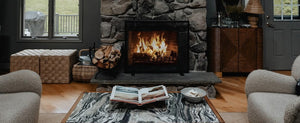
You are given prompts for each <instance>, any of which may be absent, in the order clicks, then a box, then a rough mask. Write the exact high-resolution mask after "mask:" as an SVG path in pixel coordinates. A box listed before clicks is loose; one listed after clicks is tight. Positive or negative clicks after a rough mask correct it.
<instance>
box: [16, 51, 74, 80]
mask: <svg viewBox="0 0 300 123" xmlns="http://www.w3.org/2000/svg"><path fill="white" fill-rule="evenodd" d="M75 55H76V50H74V49H55V50H49V49H26V50H22V51H20V52H17V53H15V54H12V55H11V57H10V71H11V72H12V71H17V70H22V69H29V70H32V71H34V72H36V73H38V74H39V75H40V76H41V79H42V83H69V82H70V81H71V73H72V67H73V64H75V60H76V59H75Z"/></svg>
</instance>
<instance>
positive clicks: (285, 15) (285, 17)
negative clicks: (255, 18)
mask: <svg viewBox="0 0 300 123" xmlns="http://www.w3.org/2000/svg"><path fill="white" fill-rule="evenodd" d="M273 5H274V20H275V21H300V16H299V13H300V11H299V6H300V2H299V0H273Z"/></svg>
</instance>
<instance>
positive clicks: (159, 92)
mask: <svg viewBox="0 0 300 123" xmlns="http://www.w3.org/2000/svg"><path fill="white" fill-rule="evenodd" d="M139 93H140V95H141V98H142V102H141V103H143V104H145V103H150V102H155V101H159V100H162V99H167V98H169V97H168V94H167V91H166V89H165V86H162V85H160V86H155V87H151V88H143V89H141V90H140V91H139Z"/></svg>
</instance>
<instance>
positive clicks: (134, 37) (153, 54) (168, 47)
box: [128, 31, 178, 66]
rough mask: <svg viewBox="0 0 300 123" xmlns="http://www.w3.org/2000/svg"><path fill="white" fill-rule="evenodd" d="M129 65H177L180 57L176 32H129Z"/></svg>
mask: <svg viewBox="0 0 300 123" xmlns="http://www.w3.org/2000/svg"><path fill="white" fill-rule="evenodd" d="M128 42H129V44H128V45H129V48H128V65H130V66H131V65H166V64H176V63H177V56H178V44H177V33H176V32H175V31H129V32H128Z"/></svg>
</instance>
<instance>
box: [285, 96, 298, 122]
mask: <svg viewBox="0 0 300 123" xmlns="http://www.w3.org/2000/svg"><path fill="white" fill-rule="evenodd" d="M299 111H300V97H298V98H297V99H295V100H294V101H292V102H291V103H290V104H288V105H287V106H286V108H285V114H284V121H285V123H300V112H299Z"/></svg>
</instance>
